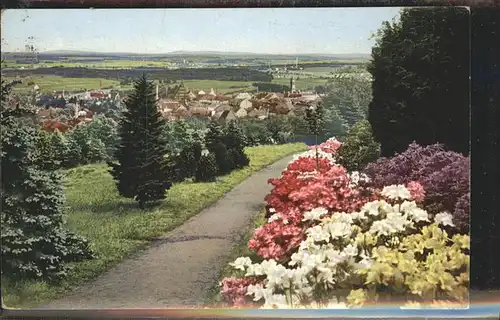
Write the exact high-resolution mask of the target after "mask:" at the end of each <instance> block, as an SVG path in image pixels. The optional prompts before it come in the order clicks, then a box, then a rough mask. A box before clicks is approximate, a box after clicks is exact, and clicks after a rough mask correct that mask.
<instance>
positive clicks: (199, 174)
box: [195, 153, 218, 182]
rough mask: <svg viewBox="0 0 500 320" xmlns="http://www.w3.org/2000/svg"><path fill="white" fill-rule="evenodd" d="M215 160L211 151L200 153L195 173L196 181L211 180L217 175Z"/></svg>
mask: <svg viewBox="0 0 500 320" xmlns="http://www.w3.org/2000/svg"><path fill="white" fill-rule="evenodd" d="M217 171H218V168H217V162H216V161H215V156H214V154H213V153H209V154H206V155H202V156H201V158H200V159H199V161H198V166H197V169H196V174H195V181H196V182H213V181H215V178H216V176H217Z"/></svg>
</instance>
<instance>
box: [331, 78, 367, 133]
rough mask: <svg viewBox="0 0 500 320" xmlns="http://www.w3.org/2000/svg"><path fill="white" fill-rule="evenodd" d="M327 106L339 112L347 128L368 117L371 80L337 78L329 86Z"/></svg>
mask: <svg viewBox="0 0 500 320" xmlns="http://www.w3.org/2000/svg"><path fill="white" fill-rule="evenodd" d="M327 91H328V95H327V97H326V98H325V105H326V106H329V107H331V109H333V110H335V111H337V112H338V116H339V117H340V118H341V119H342V120H343V121H344V122H345V125H346V127H347V128H350V127H352V126H353V125H354V124H356V123H357V122H359V121H361V120H364V119H366V118H367V116H368V106H369V104H370V101H371V98H372V96H371V80H370V79H367V78H365V77H361V76H349V77H335V78H332V79H330V80H329V82H328V84H327Z"/></svg>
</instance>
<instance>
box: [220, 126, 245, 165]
mask: <svg viewBox="0 0 500 320" xmlns="http://www.w3.org/2000/svg"><path fill="white" fill-rule="evenodd" d="M224 144H225V145H226V148H227V150H228V152H229V156H230V157H231V158H232V159H231V160H232V164H233V168H232V169H235V168H243V167H245V166H248V164H249V163H250V160H249V159H248V157H247V155H246V154H245V151H244V147H245V145H246V137H245V135H244V134H243V130H241V128H240V127H239V126H238V125H237V123H236V121H231V122H229V123H228V125H227V128H226V130H225V135H224Z"/></svg>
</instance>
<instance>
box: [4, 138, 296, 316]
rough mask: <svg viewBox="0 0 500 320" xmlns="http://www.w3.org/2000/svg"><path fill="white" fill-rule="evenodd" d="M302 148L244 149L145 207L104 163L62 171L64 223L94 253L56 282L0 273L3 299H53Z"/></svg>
mask: <svg viewBox="0 0 500 320" xmlns="http://www.w3.org/2000/svg"><path fill="white" fill-rule="evenodd" d="M305 149H306V146H305V145H304V144H301V143H295V144H286V145H279V146H258V147H250V148H247V149H246V153H247V154H248V156H249V158H250V166H249V167H247V168H244V169H241V170H237V171H234V172H232V173H230V174H229V175H226V176H224V177H221V178H219V179H218V181H217V182H212V183H192V182H189V181H186V182H183V183H180V184H176V185H174V186H173V187H172V188H171V189H170V190H169V191H168V193H167V199H166V200H165V201H164V202H163V203H162V204H161V205H160V206H159V207H157V208H155V209H151V210H148V211H146V212H144V211H141V210H139V209H138V208H137V204H136V203H135V202H134V201H133V200H130V199H124V198H120V197H119V195H118V193H117V192H116V189H115V185H114V182H113V180H112V178H111V176H110V175H109V173H108V172H107V167H106V165H104V164H95V165H87V166H81V167H78V168H74V169H70V170H67V171H65V182H64V185H65V192H66V197H67V203H66V205H67V206H68V208H67V212H68V215H67V220H68V227H69V228H70V229H71V230H73V231H75V232H76V233H77V234H80V235H83V236H85V237H87V238H88V239H89V240H90V241H91V243H92V246H93V249H94V250H95V251H96V252H97V254H98V255H99V257H98V259H95V260H91V261H85V262H81V263H76V264H74V269H73V270H72V271H71V273H70V275H69V277H68V278H67V279H66V280H64V281H63V282H61V283H59V284H49V283H46V282H41V281H25V282H17V283H13V282H9V281H7V280H4V279H2V297H3V302H4V304H5V305H6V306H9V307H15V308H20V307H33V306H36V305H39V304H42V303H44V302H47V301H50V300H51V299H55V298H57V297H59V296H61V295H63V294H64V292H66V291H68V290H70V289H71V288H73V287H75V286H77V285H79V284H81V283H84V282H85V281H88V280H89V279H92V278H94V277H96V276H97V275H99V274H100V273H102V272H103V271H105V270H107V269H109V268H110V267H112V266H113V265H115V264H116V263H118V262H120V261H122V260H123V259H124V258H125V257H127V256H129V255H130V254H131V253H132V252H134V251H137V250H138V249H140V248H144V247H145V245H147V244H148V243H149V242H150V239H151V238H152V237H155V236H160V235H162V234H165V233H166V232H168V231H170V230H172V229H174V228H176V227H177V226H179V225H181V224H182V223H183V222H185V221H186V220H188V219H189V218H190V217H192V216H193V215H195V214H197V213H198V212H199V211H201V209H203V208H204V207H207V206H208V205H210V204H212V203H214V202H215V201H217V200H218V199H219V198H221V197H222V196H223V195H224V194H225V193H226V192H228V191H229V190H230V189H231V188H233V187H234V186H235V185H237V184H238V183H240V182H241V181H243V180H244V179H246V178H247V177H249V176H250V175H252V173H254V172H255V171H257V170H259V169H261V168H263V167H266V166H268V165H270V164H271V163H273V162H275V161H277V160H279V159H281V158H283V157H285V156H287V155H290V154H294V153H297V152H300V151H303V150H305Z"/></svg>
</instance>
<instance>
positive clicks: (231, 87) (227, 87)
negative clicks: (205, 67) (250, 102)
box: [184, 80, 255, 94]
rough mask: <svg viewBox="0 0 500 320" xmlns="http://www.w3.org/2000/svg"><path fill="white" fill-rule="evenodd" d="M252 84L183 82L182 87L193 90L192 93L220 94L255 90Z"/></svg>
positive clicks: (240, 82)
mask: <svg viewBox="0 0 500 320" xmlns="http://www.w3.org/2000/svg"><path fill="white" fill-rule="evenodd" d="M252 83H253V82H250V81H217V80H184V86H186V87H187V88H188V89H190V90H193V92H194V93H197V92H199V91H200V90H203V91H205V92H206V93H209V92H210V89H214V90H215V91H216V92H218V93H222V94H225V93H228V92H235V91H245V90H247V91H249V90H254V89H255V87H253V86H252Z"/></svg>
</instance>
